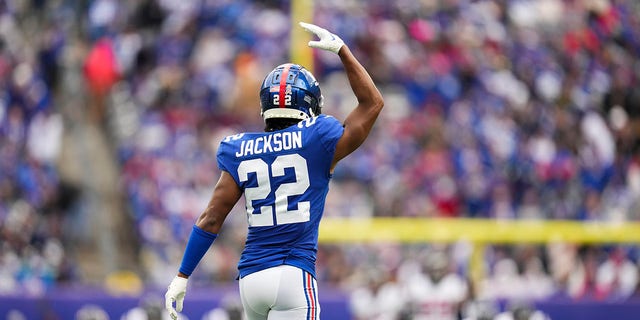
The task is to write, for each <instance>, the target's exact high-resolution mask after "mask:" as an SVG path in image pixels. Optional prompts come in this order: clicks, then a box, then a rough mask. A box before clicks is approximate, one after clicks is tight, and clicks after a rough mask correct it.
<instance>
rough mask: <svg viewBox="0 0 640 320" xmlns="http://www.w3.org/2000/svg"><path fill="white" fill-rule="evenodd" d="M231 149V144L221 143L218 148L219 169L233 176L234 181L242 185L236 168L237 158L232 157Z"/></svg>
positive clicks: (217, 160)
mask: <svg viewBox="0 0 640 320" xmlns="http://www.w3.org/2000/svg"><path fill="white" fill-rule="evenodd" d="M230 149H231V146H230V143H229V142H225V141H222V142H220V146H219V147H218V151H217V152H216V162H217V163H218V169H220V170H222V171H226V172H227V173H229V174H231V176H232V177H233V180H235V181H236V183H237V184H238V185H240V182H239V179H238V172H237V169H235V167H234V166H235V163H234V159H233V158H235V157H232V156H231V153H230V152H231V151H230Z"/></svg>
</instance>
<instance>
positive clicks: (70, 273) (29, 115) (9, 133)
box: [0, 1, 76, 295]
mask: <svg viewBox="0 0 640 320" xmlns="http://www.w3.org/2000/svg"><path fill="white" fill-rule="evenodd" d="M11 4H12V2H11V1H8V2H7V1H2V2H0V295H2V294H8V293H17V292H22V293H26V294H36V295H37V294H41V293H43V292H45V291H46V290H47V289H48V288H50V287H52V286H54V285H55V284H56V283H58V282H65V281H68V280H72V279H75V267H74V260H73V258H72V257H70V255H69V253H68V250H69V249H68V248H71V247H72V246H71V245H69V242H68V241H67V240H69V239H68V238H65V237H63V233H64V232H65V230H67V229H66V227H65V225H66V217H68V216H69V212H70V211H72V210H71V207H72V205H73V202H74V198H75V194H76V191H75V190H74V188H73V187H72V186H70V185H67V184H65V183H64V182H63V181H61V180H60V177H59V172H58V167H57V161H58V159H59V156H60V152H61V144H62V135H63V121H62V117H61V115H60V114H59V112H58V110H57V108H56V106H55V103H54V95H55V91H56V90H57V88H58V81H59V80H60V64H61V60H62V58H61V53H62V50H61V48H62V47H63V46H64V44H65V41H66V35H65V33H64V32H62V30H59V29H56V28H55V27H54V24H55V20H56V19H59V18H60V17H59V16H56V15H55V14H56V13H59V12H52V13H51V14H50V15H48V16H47V21H46V22H43V23H42V24H41V25H40V26H42V27H44V26H47V25H48V23H50V24H51V26H52V27H51V28H49V29H47V30H46V31H44V32H41V33H40V34H39V36H38V37H35V36H33V35H34V34H36V33H38V32H39V30H37V29H35V28H34V27H35V26H36V24H34V23H33V22H34V21H33V20H35V19H37V18H38V16H36V15H33V16H32V15H30V14H27V12H24V11H20V10H16V9H19V8H16V7H14V6H12V5H11ZM40 9H41V8H39V7H34V8H33V10H34V11H33V13H38V14H40V13H42V11H41V10H40ZM43 15H44V14H43ZM27 20H28V21H27ZM24 25H29V26H30V28H29V27H28V28H23V26H24Z"/></svg>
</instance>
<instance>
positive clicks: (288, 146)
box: [165, 22, 383, 320]
mask: <svg viewBox="0 0 640 320" xmlns="http://www.w3.org/2000/svg"><path fill="white" fill-rule="evenodd" d="M300 26H301V27H302V28H304V29H305V30H307V31H309V32H311V33H313V34H315V35H316V36H317V37H318V38H319V40H315V41H310V42H309V44H308V45H309V46H310V47H313V48H317V49H323V50H327V51H331V52H333V53H336V54H337V55H338V56H339V57H340V60H341V61H342V64H343V66H344V69H345V71H346V74H347V78H348V80H349V84H350V86H351V89H352V90H353V93H354V95H355V97H356V98H357V101H358V104H357V106H356V107H355V108H354V109H353V110H352V111H351V112H350V114H349V115H348V116H347V118H346V119H345V121H344V123H340V122H339V121H338V120H337V119H335V118H333V117H331V116H329V115H324V114H322V113H321V111H322V94H321V92H320V86H319V84H318V82H317V81H316V79H315V78H314V77H313V75H312V74H311V73H310V72H309V71H308V70H306V69H305V68H303V67H302V66H300V65H296V64H291V63H287V64H283V65H280V66H278V67H276V68H275V69H274V70H273V71H271V72H270V73H269V74H268V75H267V76H266V78H265V79H264V81H263V83H262V87H261V88H260V105H261V114H262V118H263V119H264V121H265V125H266V127H265V132H257V133H240V134H237V135H233V136H229V137H226V138H225V139H223V141H222V142H221V143H220V147H219V149H218V154H217V161H218V166H219V168H220V170H221V171H222V173H221V176H220V178H219V180H218V182H217V184H216V186H215V188H214V190H213V195H212V196H211V200H210V201H209V204H208V205H207V207H206V208H205V210H204V212H203V213H202V214H201V215H200V217H199V218H198V219H197V221H196V223H195V225H194V226H193V228H192V231H191V234H190V237H189V241H188V242H187V246H186V249H185V251H184V256H183V259H182V263H181V266H180V269H179V272H178V275H177V276H176V277H175V278H174V279H173V281H171V284H170V285H169V288H168V290H167V292H166V294H165V303H166V309H167V310H168V311H169V313H170V315H171V317H172V318H173V319H177V316H178V314H177V312H180V311H181V310H182V307H183V301H184V297H185V293H186V289H187V280H188V278H189V276H190V275H191V273H192V272H193V270H194V269H195V267H196V266H197V264H198V263H199V261H200V259H201V258H202V256H203V255H204V254H205V252H206V251H207V249H209V247H210V246H211V244H212V243H213V241H214V240H215V239H216V237H217V235H218V232H219V231H220V228H221V227H222V223H223V222H224V220H225V218H226V216H227V214H228V213H229V211H230V210H231V209H232V208H233V206H234V205H235V203H236V202H237V201H238V200H239V199H240V197H241V195H242V194H243V193H244V196H245V199H246V213H247V221H248V225H249V230H248V235H247V240H246V243H245V248H244V250H243V252H242V255H241V257H240V261H239V263H238V271H239V287H240V298H241V301H242V305H243V308H244V313H245V316H246V317H247V318H248V319H249V320H257V319H269V320H277V319H319V314H320V305H319V302H318V286H317V283H316V275H315V262H316V252H317V245H318V226H319V223H320V219H321V218H322V214H323V210H324V204H325V198H326V196H327V192H328V190H329V180H330V179H331V175H332V172H333V170H334V167H335V166H336V164H337V163H338V161H340V160H341V159H343V158H344V157H346V156H347V155H349V154H350V153H351V152H353V151H354V150H356V149H357V148H358V147H359V146H360V145H361V144H362V142H363V141H364V140H365V138H366V137H367V136H368V134H369V131H370V130H371V128H372V127H373V124H374V122H375V121H376V118H377V117H378V114H379V113H380V111H381V110H382V107H383V98H382V95H381V94H380V92H379V91H378V89H377V88H376V86H375V84H374V83H373V81H372V79H371V77H370V76H369V74H368V73H367V71H366V70H365V68H364V67H363V66H362V65H361V64H360V63H359V62H358V60H357V59H356V58H355V57H354V55H353V54H352V53H351V51H350V50H349V48H348V47H347V46H346V45H345V44H344V42H343V41H342V40H341V39H340V37H338V36H337V35H335V34H332V33H331V32H329V31H327V30H326V29H323V28H321V27H318V26H316V25H313V24H308V23H302V22H301V23H300ZM174 303H175V308H174Z"/></svg>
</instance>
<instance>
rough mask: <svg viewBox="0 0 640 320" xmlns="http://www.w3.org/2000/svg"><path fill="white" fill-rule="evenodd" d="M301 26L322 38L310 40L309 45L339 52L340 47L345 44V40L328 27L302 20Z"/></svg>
mask: <svg viewBox="0 0 640 320" xmlns="http://www.w3.org/2000/svg"><path fill="white" fill-rule="evenodd" d="M300 26H301V27H302V28H304V29H305V30H307V31H308V32H311V33H314V34H315V35H316V36H318V38H320V40H319V41H309V47H312V48H317V49H322V50H327V51H331V52H333V53H335V54H338V52H339V51H340V48H342V46H343V45H344V41H342V39H340V37H338V36H337V35H335V34H333V33H331V32H329V31H328V30H327V29H324V28H321V27H318V26H316V25H315V24H311V23H304V22H300Z"/></svg>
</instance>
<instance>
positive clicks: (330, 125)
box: [316, 115, 344, 154]
mask: <svg viewBox="0 0 640 320" xmlns="http://www.w3.org/2000/svg"><path fill="white" fill-rule="evenodd" d="M317 121H318V124H319V125H318V126H317V129H316V130H317V131H318V136H319V138H320V141H321V142H322V145H323V146H324V148H325V149H326V150H327V152H328V153H329V154H334V153H335V151H336V145H337V144H338V140H340V137H342V134H343V133H344V127H343V126H342V123H340V121H338V119H336V118H334V117H332V116H327V115H323V116H320V117H318V120H317Z"/></svg>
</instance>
